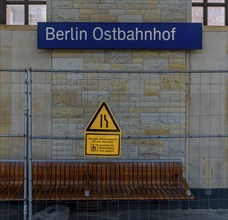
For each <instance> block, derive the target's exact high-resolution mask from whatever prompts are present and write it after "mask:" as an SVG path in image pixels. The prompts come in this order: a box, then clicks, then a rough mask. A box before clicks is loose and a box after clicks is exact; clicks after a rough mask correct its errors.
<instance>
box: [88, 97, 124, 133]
mask: <svg viewBox="0 0 228 220" xmlns="http://www.w3.org/2000/svg"><path fill="white" fill-rule="evenodd" d="M85 131H90V132H121V130H120V127H119V125H118V124H117V122H116V119H115V117H114V115H113V114H112V112H111V110H110V108H109V107H108V104H107V103H106V102H105V101H103V102H102V103H101V104H100V106H99V107H98V109H97V111H96V112H95V114H94V116H93V118H92V120H91V121H90V122H89V124H88V125H87V127H86V130H85Z"/></svg>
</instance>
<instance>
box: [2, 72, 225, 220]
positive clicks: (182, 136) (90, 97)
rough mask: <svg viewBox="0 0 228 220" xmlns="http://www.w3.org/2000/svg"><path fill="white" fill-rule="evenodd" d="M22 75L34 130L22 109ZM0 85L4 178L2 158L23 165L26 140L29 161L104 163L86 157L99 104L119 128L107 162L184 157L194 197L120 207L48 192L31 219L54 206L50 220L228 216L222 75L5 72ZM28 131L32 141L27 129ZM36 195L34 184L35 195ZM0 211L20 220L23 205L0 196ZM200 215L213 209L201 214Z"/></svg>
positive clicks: (128, 203)
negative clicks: (117, 150)
mask: <svg viewBox="0 0 228 220" xmlns="http://www.w3.org/2000/svg"><path fill="white" fill-rule="evenodd" d="M28 71H29V72H30V73H31V93H28V96H29V97H30V98H31V100H30V101H29V102H30V104H31V124H30V123H29V121H28V120H26V118H28V117H29V115H27V114H26V112H25V109H26V107H27V104H28V103H27V100H26V97H28V96H26V93H27V88H28V87H27V83H26V81H25V75H26V74H27V72H28ZM0 80H1V81H0V83H1V87H0V103H1V108H0V157H1V173H3V171H2V167H3V165H2V164H3V162H4V161H15V160H21V161H23V160H24V159H26V160H27V159H28V158H24V155H25V154H24V153H25V150H24V147H25V145H26V144H28V143H27V142H28V140H30V141H31V149H32V152H31V153H32V160H33V161H42V162H44V161H46V162H47V163H52V162H60V161H61V162H63V163H65V164H67V163H70V162H77V161H80V162H83V161H84V162H88V161H91V160H92V161H96V162H101V161H103V158H101V157H87V156H85V155H84V133H85V128H86V126H87V125H88V123H89V122H90V120H91V118H92V117H93V115H94V113H95V112H96V110H97V108H98V106H99V105H100V103H101V102H102V101H103V100H105V101H106V102H107V103H108V106H109V107H110V109H111V111H112V112H113V114H114V116H115V118H116V120H117V122H118V124H119V126H120V128H121V130H122V140H121V154H120V156H119V157H118V158H115V159H114V158H106V159H105V160H106V161H118V160H119V161H121V160H124V161H125V162H126V161H129V162H130V161H135V162H137V161H139V160H140V161H141V160H142V161H144V162H146V161H148V160H150V161H159V160H160V161H162V160H169V161H173V160H181V163H182V166H183V168H182V169H183V170H182V171H183V176H184V178H185V179H186V180H187V182H188V184H189V186H190V189H191V191H192V193H193V194H194V196H195V199H194V200H190V199H185V200H180V199H177V200H172V199H166V200H161V199H157V200H155V199H146V200H140V199H138V200H137V199H136V200H131V199H130V197H129V198H128V197H127V196H129V195H126V198H127V199H125V200H124V201H122V200H111V201H110V200H102V199H100V198H96V199H95V200H93V202H91V201H89V200H86V201H77V200H75V201H68V200H64V199H57V194H58V193H59V192H58V189H57V188H52V191H53V192H54V194H55V195H56V199H55V200H52V201H50V199H49V198H48V196H49V194H50V191H48V188H47V187H46V188H47V189H46V190H45V189H44V191H45V192H44V194H45V197H46V199H44V200H34V199H33V201H32V203H31V205H32V210H29V211H28V212H30V213H28V216H29V214H30V216H29V217H28V218H31V214H33V215H35V214H36V213H37V214H38V213H39V212H40V211H41V210H42V209H44V208H48V207H50V206H52V205H54V207H55V209H52V212H53V213H55V215H56V216H55V218H56V219H58V218H57V217H58V215H60V214H56V213H57V211H56V210H57V209H58V210H60V211H61V210H62V212H63V213H64V214H63V217H62V219H64V218H65V219H67V216H69V218H70V219H173V218H174V219H204V218H205V219H210V218H209V217H212V219H216V218H217V217H218V219H223V217H224V219H227V217H228V212H227V208H228V191H227V189H228V146H227V137H228V132H227V94H228V93H227V88H228V87H227V82H228V81H227V72H226V71H194V72H191V71H189V72H184V71H183V72H177V71H176V72H175V71H172V72H167V71H166V72H163V71H160V72H153V71H151V72H150V71H144V72H143V71H141V72H140V71H138V72H137V71H119V72H118V71H108V70H107V71H86V70H84V71H80V70H78V71H68V70H52V71H50V70H35V69H33V70H26V71H24V70H18V71H3V70H2V71H0ZM30 125H31V136H29V135H28V129H27V128H26V126H30ZM26 137H27V139H26ZM33 169H34V168H33ZM59 169H60V168H59ZM65 169H66V168H65ZM88 169H89V168H88ZM96 169H99V168H96ZM110 169H111V168H110ZM169 169H170V168H169ZM56 170H58V168H56ZM96 172H97V171H96ZM123 172H124V171H123ZM159 173H162V171H159ZM46 175H48V174H46ZM53 175H54V174H53ZM55 175H59V176H61V174H58V173H57V174H55ZM65 175H68V174H65ZM97 175H98V174H97ZM129 175H130V174H128V176H129ZM37 178H38V177H37ZM138 178H139V177H137V178H136V179H138ZM5 180H6V178H5ZM1 181H2V182H3V181H4V176H3V177H2V176H1ZM7 181H8V183H10V180H9V179H7ZM27 181H29V180H27ZM33 181H34V180H33ZM34 182H35V181H34ZM169 182H170V180H169ZM45 184H46V185H45V186H49V187H50V184H49V185H48V183H47V182H46V183H45ZM18 187H19V185H18ZM35 188H36V187H34V185H33V190H32V192H33V194H34V192H35V191H34V190H35ZM10 190H11V189H10V188H8V190H6V191H8V193H10V192H11V191H10ZM26 190H27V188H26ZM22 191H23V190H22ZM28 191H29V190H28ZM70 192H71V191H70V190H69V191H67V190H65V191H64V192H63V193H65V194H69V193H70ZM3 193H4V192H3V191H2V190H1V195H2V194H3ZM28 193H31V192H28ZM33 196H34V195H33ZM163 196H164V195H163ZM33 198H34V197H33ZM27 200H28V198H26V202H27ZM1 204H2V205H1V207H2V210H3V209H4V210H5V212H1V214H0V219H3V218H4V219H5V218H6V217H7V218H8V219H12V218H11V217H12V212H11V210H12V209H13V210H14V211H15V212H17V218H18V219H20V218H22V217H23V212H24V210H23V198H22V200H21V199H19V196H18V199H15V200H14V202H12V201H8V200H7V199H4V200H3V202H1ZM61 205H62V206H61ZM66 207H68V208H69V209H70V213H69V210H68V209H67V208H66ZM30 208H31V207H30ZM180 209H181V211H180ZM188 209H194V210H196V211H195V212H196V215H195V216H191V215H190V212H188ZM202 209H206V210H209V209H213V210H211V212H210V213H209V212H207V211H206V212H205V213H202V212H201V211H202ZM53 210H55V212H54V211H53ZM173 210H175V212H173V213H172V211H173ZM46 211H47V210H46ZM49 211H50V210H49ZM49 211H47V212H49ZM52 212H50V213H49V214H50V215H51V213H52ZM59 213H60V212H59ZM208 215H211V216H209V217H208ZM183 216H184V218H183ZM191 217H192V218H191ZM26 218H27V213H26Z"/></svg>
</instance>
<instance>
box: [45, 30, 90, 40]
mask: <svg viewBox="0 0 228 220" xmlns="http://www.w3.org/2000/svg"><path fill="white" fill-rule="evenodd" d="M87 35H88V34H87V31H86V30H79V29H78V28H73V27H71V28H70V29H68V30H64V31H63V30H55V29H54V28H53V27H46V40H59V41H62V40H87V39H88V36H87Z"/></svg>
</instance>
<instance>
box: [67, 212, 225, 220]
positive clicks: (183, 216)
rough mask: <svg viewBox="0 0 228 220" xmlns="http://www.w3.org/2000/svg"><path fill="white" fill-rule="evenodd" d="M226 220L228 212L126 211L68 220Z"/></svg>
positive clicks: (73, 217)
mask: <svg viewBox="0 0 228 220" xmlns="http://www.w3.org/2000/svg"><path fill="white" fill-rule="evenodd" d="M74 219H77V220H146V219H148V220H227V219H228V210H160V211H154V210H152V211H148V210H130V211H129V210H126V211H121V212H119V213H113V212H112V211H110V212H107V211H106V212H96V213H92V212H88V213H86V212H85V213H83V212H82V213H74V215H71V217H70V220H74Z"/></svg>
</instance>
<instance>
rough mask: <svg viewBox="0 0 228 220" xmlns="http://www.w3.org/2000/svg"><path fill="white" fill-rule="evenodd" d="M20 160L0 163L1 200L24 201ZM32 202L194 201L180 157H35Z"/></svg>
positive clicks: (22, 167) (22, 166)
mask: <svg viewBox="0 0 228 220" xmlns="http://www.w3.org/2000/svg"><path fill="white" fill-rule="evenodd" d="M23 169H24V164H23V162H22V161H11V162H10V161H8V162H7V161H5V162H4V161H2V162H0V200H7V201H13V200H16V201H18V200H23V190H24V187H23ZM32 169H33V170H32V172H33V182H32V186H33V195H32V196H33V200H34V201H41V200H43V201H46V200H48V201H56V200H57V201H66V200H68V201H73V200H78V201H83V200H84V201H85V200H186V199H187V200H189V199H194V196H193V195H192V194H191V191H190V189H189V186H188V183H187V182H186V180H185V179H184V177H183V175H182V163H181V161H179V160H174V161H165V160H157V161H153V160H137V161H135V160H109V161H101V162H98V161H82V160H77V161H71V162H69V161H61V162H60V161H33V163H32Z"/></svg>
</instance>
